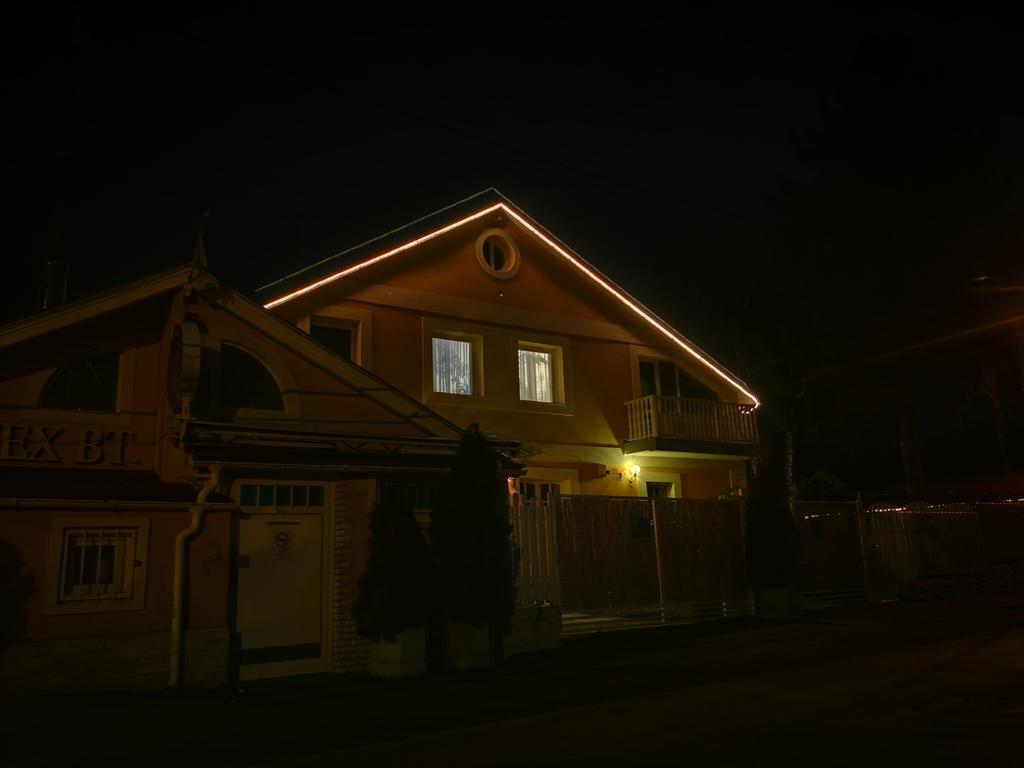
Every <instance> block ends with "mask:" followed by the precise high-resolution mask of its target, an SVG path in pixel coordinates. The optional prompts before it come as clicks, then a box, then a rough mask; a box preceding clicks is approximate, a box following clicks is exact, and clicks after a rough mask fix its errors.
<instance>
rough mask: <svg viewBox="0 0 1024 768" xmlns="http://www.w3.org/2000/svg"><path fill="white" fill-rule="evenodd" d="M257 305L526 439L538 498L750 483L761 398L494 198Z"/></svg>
mask: <svg viewBox="0 0 1024 768" xmlns="http://www.w3.org/2000/svg"><path fill="white" fill-rule="evenodd" d="M258 296H259V299H260V301H261V302H262V303H263V304H264V306H265V307H266V308H267V309H270V310H272V311H274V312H276V313H278V314H279V315H280V316H281V317H283V318H284V319H286V320H287V321H289V322H290V323H293V324H294V325H296V326H298V327H299V328H300V329H302V330H303V331H306V332H307V333H309V334H310V335H312V336H313V337H314V338H315V339H317V340H319V341H320V343H322V344H324V345H325V346H328V347H330V348H332V349H333V350H334V351H335V352H337V353H338V354H339V355H342V356H345V357H348V358H350V359H352V360H353V361H355V362H357V363H358V364H359V365H361V366H363V367H365V368H367V369H369V370H370V371H372V372H374V373H375V374H377V375H379V376H380V377H381V378H383V379H384V380H386V381H389V382H391V383H393V384H394V385H395V386H396V387H397V388H399V389H400V390H402V391H404V392H407V393H410V394H412V395H414V396H416V397H417V398H418V399H419V400H420V401H421V402H422V403H424V404H425V405H427V406H429V407H430V408H431V409H432V410H434V411H436V412H437V413H439V414H441V415H443V416H444V417H446V418H447V419H449V420H451V421H452V422H454V423H456V424H458V425H460V426H463V427H465V426H467V425H469V424H471V423H474V422H476V423H479V424H480V426H481V428H482V429H483V430H484V431H485V432H487V433H490V434H493V435H497V436H499V437H503V438H507V439H513V440H516V441H520V442H521V443H522V444H523V448H524V450H523V454H521V455H522V456H525V465H526V475H525V476H524V477H522V478H520V479H519V480H517V481H512V480H510V487H511V489H512V490H513V491H518V492H520V493H522V494H524V495H525V496H527V497H531V496H532V497H543V496H546V495H547V494H548V493H549V492H550V490H551V487H552V486H553V485H554V486H557V487H558V489H559V490H560V492H562V493H566V494H569V493H571V494H584V495H612V496H652V497H658V496H669V497H678V498H715V497H720V496H723V495H740V494H742V492H743V489H744V488H745V487H746V475H747V463H748V460H749V458H750V457H751V456H752V455H753V453H754V450H755V448H756V444H757V425H756V415H755V411H756V408H757V405H758V401H757V398H756V396H755V395H754V393H753V392H752V391H751V390H750V388H749V387H748V386H747V385H746V384H744V383H743V382H742V381H741V380H740V379H738V378H737V377H736V376H735V375H733V374H732V373H730V372H729V371H728V370H727V369H726V368H725V367H724V366H723V365H721V364H720V363H718V362H717V361H715V360H714V359H713V358H712V357H711V356H710V355H708V354H707V353H705V352H704V351H702V350H701V349H699V348H698V347H697V346H696V345H695V344H693V343H692V342H691V341H689V340H688V339H686V337H685V336H683V335H682V334H681V333H679V332H678V331H677V330H675V329H674V328H672V327H670V326H669V325H668V323H666V322H665V321H663V320H662V319H660V318H659V317H658V316H657V315H656V314H655V313H654V312H653V311H651V310H650V309H648V308H647V307H645V306H644V305H643V304H642V303H641V302H640V301H639V300H638V299H636V298H634V297H633V296H631V295H630V294H629V293H627V291H626V290H625V289H623V288H622V287H620V286H618V285H616V284H615V283H614V282H613V281H611V280H610V279H609V278H607V277H606V276H604V275H602V274H601V273H600V272H599V271H598V270H597V269H596V268H595V267H593V266H592V265H591V264H589V263H588V262H586V261H585V260H584V259H583V257H581V256H580V255H579V254H577V253H575V252H574V251H573V250H572V249H571V248H569V247H568V246H566V245H565V244H563V243H561V242H560V241H559V240H558V238H557V237H556V236H555V235H553V234H552V233H550V232H548V231H547V230H546V229H544V228H543V227H542V226H541V225H540V224H539V223H538V222H536V221H535V220H533V219H532V218H531V217H530V216H528V215H527V214H526V213H525V212H523V211H522V210H520V209H519V208H518V207H517V206H515V205H514V204H513V203H512V202H511V201H510V200H508V199H507V198H505V197H504V196H502V195H501V194H500V193H498V192H497V191H496V190H487V191H485V192H483V193H480V194H478V195H474V196H473V197H471V198H468V199H466V200H464V201H461V202H460V203H457V204H455V205H453V206H449V207H448V208H446V209H444V210H442V211H439V212H437V213H435V214H431V215H430V216H427V217H424V218H422V219H419V220H417V221H416V222H413V223H412V224H409V225H406V226H404V227H401V228H399V229H397V230H394V231H392V232H391V233H389V234H388V235H385V236H383V237H381V238H377V239H376V240H373V241H370V242H369V243H365V244H363V245H360V246H358V247H356V248H353V249H350V250H348V251H345V252H343V253H340V254H338V255H336V256H334V257H331V258H329V259H325V260H323V261H321V262H318V263H316V264H314V265H312V266H310V267H308V268H306V269H303V270H300V271H298V272H296V273H294V274H292V275H289V276H287V277H285V278H282V279H281V280H278V281H276V282H274V283H271V284H270V285H267V286H264V287H263V288H261V289H260V290H259V291H258Z"/></svg>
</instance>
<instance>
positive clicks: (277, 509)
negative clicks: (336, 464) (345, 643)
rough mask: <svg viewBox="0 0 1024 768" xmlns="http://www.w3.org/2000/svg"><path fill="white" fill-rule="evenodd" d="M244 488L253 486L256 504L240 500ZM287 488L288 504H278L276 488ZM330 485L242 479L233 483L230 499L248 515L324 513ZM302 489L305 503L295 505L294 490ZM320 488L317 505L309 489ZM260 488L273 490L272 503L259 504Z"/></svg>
mask: <svg viewBox="0 0 1024 768" xmlns="http://www.w3.org/2000/svg"><path fill="white" fill-rule="evenodd" d="M245 486H255V488H256V503H255V504H246V503H245V501H244V500H243V499H242V491H243V489H244V488H245ZM283 486H287V487H288V488H289V492H288V495H289V503H288V504H280V505H279V504H278V503H277V502H278V500H279V499H280V497H281V494H280V493H278V490H277V489H278V488H280V487H283ZM330 486H331V484H330V483H328V482H320V481H316V480H267V479H262V478H243V479H241V480H236V481H235V483H234V488H233V490H234V493H233V494H232V498H234V499H237V500H238V501H237V503H238V506H239V507H241V508H242V509H244V510H245V511H246V513H248V514H280V513H288V512H292V511H294V512H300V513H306V512H324V511H326V510H327V508H328V506H330V503H331V502H330V497H329V488H330ZM296 487H302V488H304V489H305V491H304V495H305V498H306V502H305V503H304V504H298V503H296V501H295V500H296V495H295V488H296ZM314 487H315V488H320V489H321V490H322V492H321V494H319V495H320V496H321V500H320V503H319V504H314V503H313V501H312V495H313V494H311V493H310V489H311V488H314ZM261 488H272V489H273V496H274V499H273V503H272V504H262V503H260V493H261V491H260V489H261Z"/></svg>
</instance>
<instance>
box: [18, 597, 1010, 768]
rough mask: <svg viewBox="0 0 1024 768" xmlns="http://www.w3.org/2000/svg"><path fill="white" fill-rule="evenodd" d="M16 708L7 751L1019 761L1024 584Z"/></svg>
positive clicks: (43, 755) (145, 756)
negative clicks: (241, 684)
mask: <svg viewBox="0 0 1024 768" xmlns="http://www.w3.org/2000/svg"><path fill="white" fill-rule="evenodd" d="M5 709H6V711H5V713H4V715H5V716H4V718H3V724H2V726H0V735H2V737H3V739H4V744H5V748H6V746H8V745H9V746H10V747H11V751H10V752H9V753H8V755H9V756H10V758H11V762H10V763H8V761H7V760H0V762H2V763H4V764H12V765H58V764H59V765H63V766H67V765H84V764H86V761H88V764H90V765H100V764H106V765H122V764H124V765H127V764H131V765H147V764H148V765H152V764H170V763H174V764H178V765H182V764H184V765H263V764H271V765H296V766H319V765H325V766H328V765H330V766H333V765H337V766H361V765H367V766H393V765H394V766H404V765H410V766H412V765H415V766H431V765H438V766H442V765H443V766H489V765H501V766H511V765H542V766H543V765H551V766H555V765H558V766H610V765H624V766H641V765H643V766H647V765H787V764H788V765H822V764H824V765H861V766H863V765H877V764H884V765H902V766H908V765H929V766H931V765H965V764H976V763H982V761H984V762H985V763H987V765H992V766H996V765H1021V764H1024V757H1022V755H1021V742H1022V736H1024V595H1003V596H1001V597H998V598H977V599H973V600H957V601H944V602H938V601H936V602H932V603H923V604H916V605H895V606H885V607H877V608H865V609H850V610H846V611H843V612H832V613H828V614H821V615H819V616H817V617H814V618H812V619H811V620H809V621H807V622H803V623H799V624H791V625H784V626H772V625H764V624H760V623H758V622H756V621H753V620H739V621H736V622H730V623H721V624H716V625H703V626H689V627H668V628H659V629H647V630H637V631H630V632H618V633H614V634H609V635H604V636H593V637H584V638H577V639H573V640H571V641H569V642H567V643H566V645H565V646H564V647H563V648H562V649H560V650H558V651H556V652H551V653H546V654H539V655H535V656H533V657H523V658H519V659H515V660H512V662H510V663H509V664H507V665H506V666H505V667H503V668H502V669H500V670H498V671H496V672H493V673H490V674H484V675H470V676H458V677H450V678H433V679H427V680H423V681H420V682H417V683H413V684H409V683H381V682H379V681H373V680H369V679H366V678H348V679H345V678H336V679H332V678H310V679H305V680H293V681H279V682H275V683H272V684H265V685H261V686H255V687H251V688H250V689H249V690H248V692H247V693H246V694H245V695H244V696H238V697H235V698H234V699H227V698H224V697H222V696H219V695H218V696H213V695H207V696H193V697H188V698H176V697H166V696H163V695H153V696H105V697H67V698H62V699H28V700H21V701H19V702H11V701H8V702H6V703H5Z"/></svg>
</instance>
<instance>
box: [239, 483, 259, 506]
mask: <svg viewBox="0 0 1024 768" xmlns="http://www.w3.org/2000/svg"><path fill="white" fill-rule="evenodd" d="M239 496H240V499H239V502H238V503H239V504H241V505H242V506H243V507H255V506H256V486H255V485H253V484H251V483H245V484H244V485H242V492H241V494H239Z"/></svg>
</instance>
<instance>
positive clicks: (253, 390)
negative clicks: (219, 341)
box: [220, 344, 284, 411]
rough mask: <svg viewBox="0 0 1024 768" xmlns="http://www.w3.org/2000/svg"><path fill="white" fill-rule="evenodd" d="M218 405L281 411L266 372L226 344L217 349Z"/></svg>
mask: <svg viewBox="0 0 1024 768" xmlns="http://www.w3.org/2000/svg"><path fill="white" fill-rule="evenodd" d="M221 366H222V368H221V396H220V402H221V405H223V406H225V407H227V408H258V409H260V410H264V411H283V410H284V400H283V399H282V397H281V390H280V389H279V388H278V386H277V382H276V381H275V380H274V377H273V376H271V375H270V371H268V370H267V367H266V366H265V365H263V363H261V362H260V361H259V360H257V359H256V358H255V357H253V356H252V355H250V354H249V353H248V352H245V351H243V350H242V349H239V348H238V347H235V346H232V345H230V344H224V345H222V346H221Z"/></svg>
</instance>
